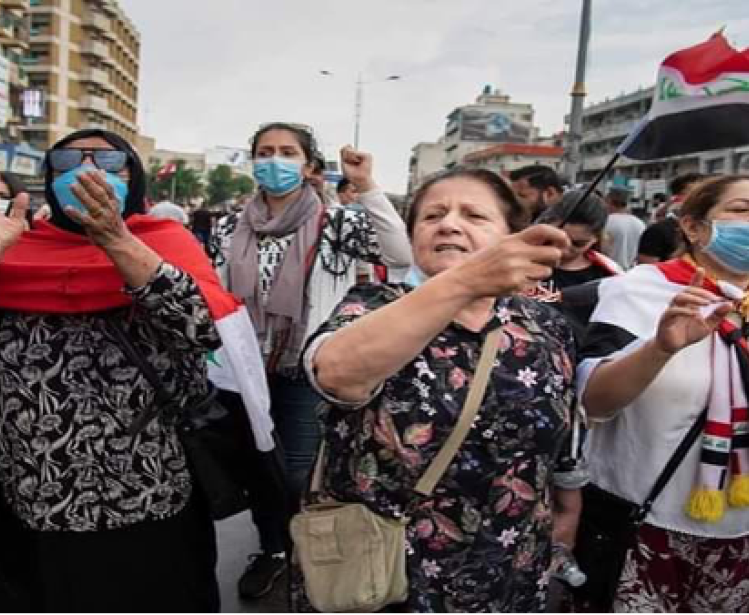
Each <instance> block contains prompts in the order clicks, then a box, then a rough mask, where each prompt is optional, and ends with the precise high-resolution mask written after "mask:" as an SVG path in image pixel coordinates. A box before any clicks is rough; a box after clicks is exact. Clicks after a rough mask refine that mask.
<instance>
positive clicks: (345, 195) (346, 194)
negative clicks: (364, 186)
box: [336, 177, 361, 207]
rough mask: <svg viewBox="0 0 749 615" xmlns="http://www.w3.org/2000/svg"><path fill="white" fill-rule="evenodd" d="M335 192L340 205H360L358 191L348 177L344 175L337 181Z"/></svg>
mask: <svg viewBox="0 0 749 615" xmlns="http://www.w3.org/2000/svg"><path fill="white" fill-rule="evenodd" d="M336 194H337V195H338V202H339V203H340V204H341V205H344V206H346V207H350V206H354V207H357V206H358V207H361V205H359V192H358V191H357V189H356V186H354V184H352V183H351V182H350V181H349V180H348V178H346V177H344V178H343V179H341V180H340V181H339V182H338V184H337V185H336Z"/></svg>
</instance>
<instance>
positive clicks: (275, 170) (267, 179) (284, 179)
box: [252, 156, 303, 196]
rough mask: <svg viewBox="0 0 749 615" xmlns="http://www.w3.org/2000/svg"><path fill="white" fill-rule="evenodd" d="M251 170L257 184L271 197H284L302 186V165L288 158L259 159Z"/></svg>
mask: <svg viewBox="0 0 749 615" xmlns="http://www.w3.org/2000/svg"><path fill="white" fill-rule="evenodd" d="M252 169H253V174H254V175H255V179H256V180H257V183H258V184H260V186H261V187H262V188H263V189H264V190H266V191H268V192H269V193H270V194H272V195H273V196H285V195H287V194H289V193H290V192H293V191H294V190H296V189H297V188H298V187H299V186H301V185H302V180H303V177H302V164H301V163H300V162H295V161H294V160H289V159H288V158H280V157H278V156H274V157H273V158H259V159H256V160H255V161H253V164H252Z"/></svg>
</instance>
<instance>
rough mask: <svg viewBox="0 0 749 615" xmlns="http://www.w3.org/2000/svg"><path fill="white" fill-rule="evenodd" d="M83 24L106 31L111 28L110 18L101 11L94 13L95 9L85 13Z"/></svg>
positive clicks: (85, 26) (86, 26)
mask: <svg viewBox="0 0 749 615" xmlns="http://www.w3.org/2000/svg"><path fill="white" fill-rule="evenodd" d="M82 25H83V27H84V28H91V29H93V30H98V31H99V32H104V33H106V32H109V31H110V29H111V24H110V22H109V18H108V17H105V16H104V15H102V14H101V13H94V12H93V11H86V13H85V14H84V15H83V24H82Z"/></svg>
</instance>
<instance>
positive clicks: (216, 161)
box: [205, 147, 250, 168]
mask: <svg viewBox="0 0 749 615" xmlns="http://www.w3.org/2000/svg"><path fill="white" fill-rule="evenodd" d="M249 159H250V152H249V151H247V150H246V149H240V148H238V147H214V148H211V149H209V150H207V151H206V153H205V163H206V165H207V166H209V167H217V166H219V165H221V164H224V165H227V166H230V167H235V168H241V167H244V166H246V165H247V162H248V161H249Z"/></svg>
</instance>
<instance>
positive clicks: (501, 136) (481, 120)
mask: <svg viewBox="0 0 749 615" xmlns="http://www.w3.org/2000/svg"><path fill="white" fill-rule="evenodd" d="M460 138H461V140H462V141H484V142H490V143H528V142H529V141H530V139H531V127H530V126H529V125H528V124H521V123H520V122H516V121H514V120H512V119H511V118H510V117H509V116H508V115H506V114H505V113H502V112H500V111H488V110H485V109H464V110H463V112H462V113H461V119H460Z"/></svg>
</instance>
